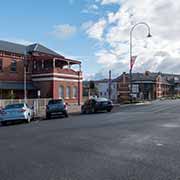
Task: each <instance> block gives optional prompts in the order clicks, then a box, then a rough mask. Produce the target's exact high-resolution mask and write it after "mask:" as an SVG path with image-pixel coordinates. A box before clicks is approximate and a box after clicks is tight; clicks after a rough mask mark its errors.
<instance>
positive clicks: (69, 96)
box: [66, 86, 71, 99]
mask: <svg viewBox="0 0 180 180" xmlns="http://www.w3.org/2000/svg"><path fill="white" fill-rule="evenodd" d="M70 98H71V87H70V86H66V99H70Z"/></svg>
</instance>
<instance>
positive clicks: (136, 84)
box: [117, 71, 180, 102]
mask: <svg viewBox="0 0 180 180" xmlns="http://www.w3.org/2000/svg"><path fill="white" fill-rule="evenodd" d="M117 82H118V83H117V94H118V101H119V102H124V101H128V100H129V98H130V91H129V84H130V82H129V74H127V73H123V74H122V75H120V76H119V77H118V78H117ZM179 94H180V75H174V74H164V73H152V72H149V71H146V72H145V73H133V74H132V96H133V97H134V98H135V99H144V100H154V99H158V98H161V97H167V96H174V95H179Z"/></svg>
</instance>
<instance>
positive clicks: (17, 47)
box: [0, 40, 63, 57]
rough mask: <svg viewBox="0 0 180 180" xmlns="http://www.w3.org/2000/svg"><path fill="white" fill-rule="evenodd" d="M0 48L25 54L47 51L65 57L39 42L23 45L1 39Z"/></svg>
mask: <svg viewBox="0 0 180 180" xmlns="http://www.w3.org/2000/svg"><path fill="white" fill-rule="evenodd" d="M0 50H1V51H6V52H13V53H17V54H25V53H26V54H27V53H30V52H33V51H36V52H41V53H46V54H50V55H54V56H58V57H59V56H60V57H63V56H62V55H60V54H58V53H56V52H55V51H53V50H51V49H49V48H47V47H45V46H43V45H41V44H38V43H35V44H30V45H28V46H25V45H21V44H17V43H12V42H8V41H3V40H0Z"/></svg>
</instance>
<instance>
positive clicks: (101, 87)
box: [94, 79, 117, 102]
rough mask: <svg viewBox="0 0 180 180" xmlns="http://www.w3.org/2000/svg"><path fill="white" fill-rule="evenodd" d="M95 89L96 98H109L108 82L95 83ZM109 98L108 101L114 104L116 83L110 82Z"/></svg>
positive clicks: (105, 80) (104, 80)
mask: <svg viewBox="0 0 180 180" xmlns="http://www.w3.org/2000/svg"><path fill="white" fill-rule="evenodd" d="M94 83H95V87H96V88H97V89H98V96H99V97H105V98H109V80H108V79H103V80H99V81H95V82H94ZM110 94H111V97H110V99H111V100H112V101H114V102H116V101H117V82H116V81H115V80H112V82H111V93H110Z"/></svg>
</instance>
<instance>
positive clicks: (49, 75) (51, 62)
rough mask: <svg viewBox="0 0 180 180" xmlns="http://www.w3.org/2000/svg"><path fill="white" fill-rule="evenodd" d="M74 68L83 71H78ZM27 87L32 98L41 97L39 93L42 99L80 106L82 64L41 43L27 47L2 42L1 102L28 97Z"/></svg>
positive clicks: (0, 60)
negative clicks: (62, 100) (60, 99)
mask: <svg viewBox="0 0 180 180" xmlns="http://www.w3.org/2000/svg"><path fill="white" fill-rule="evenodd" d="M74 65H76V66H78V68H79V69H78V70H74V69H73V68H72V66H74ZM76 69H77V67H76ZM25 82H26V83H25ZM25 84H26V86H24V85H25ZM25 87H26V90H27V91H26V93H27V97H28V98H37V96H38V92H39V96H40V98H54V99H55V98H64V99H65V100H66V101H67V102H69V103H80V102H81V101H82V72H81V62H80V61H77V60H72V59H69V58H66V57H64V56H62V55H60V54H58V53H56V52H54V51H53V50H51V49H49V48H47V47H45V46H43V45H41V44H37V43H36V44H32V45H29V46H25V45H21V44H16V43H11V42H7V41H0V99H6V98H16V99H20V98H24V94H25V93H24V92H25V91H24V88H25Z"/></svg>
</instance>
